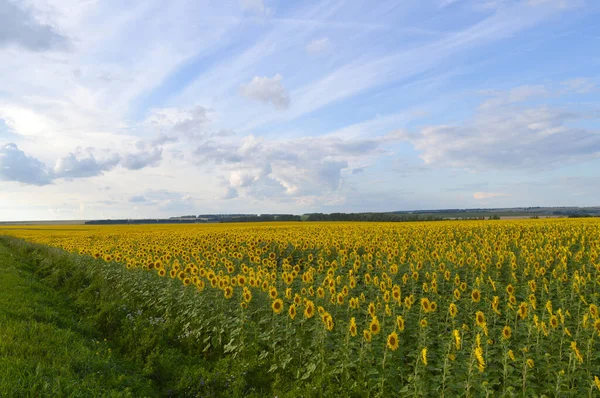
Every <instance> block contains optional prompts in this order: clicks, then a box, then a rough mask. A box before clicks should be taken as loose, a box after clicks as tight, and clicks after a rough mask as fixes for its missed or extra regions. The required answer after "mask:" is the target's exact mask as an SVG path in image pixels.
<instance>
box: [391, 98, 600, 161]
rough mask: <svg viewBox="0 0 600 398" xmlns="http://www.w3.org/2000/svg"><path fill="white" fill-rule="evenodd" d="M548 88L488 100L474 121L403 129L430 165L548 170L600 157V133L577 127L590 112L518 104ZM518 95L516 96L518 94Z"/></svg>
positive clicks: (406, 137) (406, 136) (399, 133)
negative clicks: (417, 128)
mask: <svg viewBox="0 0 600 398" xmlns="http://www.w3.org/2000/svg"><path fill="white" fill-rule="evenodd" d="M533 92H535V93H545V92H546V91H545V90H543V89H542V88H536V89H533V90H530V89H527V90H524V89H517V90H516V91H515V90H510V91H508V92H507V93H506V94H501V95H499V96H498V98H500V100H497V101H493V102H489V101H488V102H484V105H485V106H481V107H480V108H479V111H478V112H477V113H476V114H475V115H474V116H473V118H472V119H470V120H466V121H464V122H462V123H458V124H452V125H433V126H427V127H424V128H422V129H421V130H420V131H416V132H407V131H399V132H398V135H399V136H401V137H404V138H405V139H407V140H408V141H410V142H411V143H412V144H413V146H414V147H415V149H417V150H418V151H419V152H420V153H421V155H420V156H421V158H422V159H423V160H424V161H425V163H426V164H428V165H432V166H439V167H456V168H464V169H468V170H474V171H485V170H506V169H533V170H548V169H553V168H556V167H560V166H564V165H566V164H571V163H578V162H582V161H586V160H591V159H595V158H598V157H600V132H598V131H596V130H593V129H586V128H582V127H575V126H574V122H578V121H581V120H584V119H586V118H588V116H589V115H588V114H586V113H585V112H582V111H579V110H575V111H572V110H570V109H568V108H560V107H550V106H548V105H536V106H533V105H531V106H524V105H523V104H515V102H517V101H519V100H520V101H523V100H526V99H527V98H529V97H530V94H531V93H533ZM515 93H516V94H515Z"/></svg>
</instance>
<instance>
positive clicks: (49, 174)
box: [0, 143, 162, 185]
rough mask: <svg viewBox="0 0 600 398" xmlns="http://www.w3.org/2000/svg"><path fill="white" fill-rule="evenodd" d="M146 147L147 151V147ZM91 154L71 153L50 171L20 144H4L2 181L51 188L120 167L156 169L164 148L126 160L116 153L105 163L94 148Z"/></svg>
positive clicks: (1, 148) (0, 153)
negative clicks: (59, 181) (19, 145)
mask: <svg viewBox="0 0 600 398" xmlns="http://www.w3.org/2000/svg"><path fill="white" fill-rule="evenodd" d="M142 147H145V144H144V145H142ZM88 151H89V152H90V153H89V154H88V155H87V156H85V157H82V156H80V155H79V154H76V153H72V152H71V153H69V154H68V155H66V156H63V157H61V158H59V159H58V160H57V161H56V163H55V164H54V167H53V168H51V169H50V168H48V167H47V166H46V165H45V164H44V163H43V162H42V161H40V160H39V159H36V158H35V157H32V156H28V155H26V154H25V153H24V152H23V151H22V150H20V149H19V148H18V146H17V145H16V144H14V143H8V144H0V180H3V181H15V182H21V183H24V184H29V185H47V184H51V183H52V182H53V181H54V180H56V179H61V178H64V179H67V180H71V179H76V178H89V177H95V176H99V175H102V174H103V173H104V172H106V171H110V170H112V169H114V168H115V167H117V166H118V165H120V166H122V167H124V168H126V169H129V170H139V169H142V168H144V167H154V166H157V165H158V164H159V163H160V161H161V159H162V148H154V149H151V150H146V149H143V148H142V149H140V150H139V151H138V152H135V153H127V154H125V155H124V156H121V155H119V154H117V153H112V154H110V155H109V156H108V157H106V158H103V159H97V158H96V157H95V156H94V155H93V154H92V153H91V152H93V151H94V148H88Z"/></svg>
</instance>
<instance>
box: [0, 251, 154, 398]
mask: <svg viewBox="0 0 600 398" xmlns="http://www.w3.org/2000/svg"><path fill="white" fill-rule="evenodd" d="M154 395H156V394H155V392H154V390H153V389H152V387H151V383H150V382H149V381H148V380H147V379H146V378H145V377H143V375H141V374H139V372H136V369H135V368H134V367H133V366H131V365H129V364H126V363H123V361H122V360H119V358H118V357H117V356H116V355H115V354H114V353H113V352H112V349H111V345H110V343H109V342H105V341H104V339H102V337H101V336H99V335H98V333H95V332H94V331H92V330H89V329H86V328H85V327H84V326H83V324H82V323H81V322H80V317H79V314H77V312H76V311H75V308H74V306H73V304H72V303H71V302H70V300H69V299H68V297H66V296H64V295H61V294H59V293H58V292H57V291H55V290H54V289H52V288H51V287H50V286H48V285H46V284H44V283H42V282H41V281H40V280H39V278H37V277H36V276H34V273H33V270H32V269H31V267H30V266H29V265H28V264H26V263H24V262H22V261H20V258H19V256H18V255H16V254H15V252H14V250H11V249H9V248H7V247H6V246H5V245H4V244H2V241H0V396H85V397H89V396H111V397H118V396H124V397H127V396H135V397H139V396H154Z"/></svg>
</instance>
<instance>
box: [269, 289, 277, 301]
mask: <svg viewBox="0 0 600 398" xmlns="http://www.w3.org/2000/svg"><path fill="white" fill-rule="evenodd" d="M269 297H271V300H275V299H276V298H277V289H276V288H275V287H272V288H271V289H269Z"/></svg>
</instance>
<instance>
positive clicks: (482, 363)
mask: <svg viewBox="0 0 600 398" xmlns="http://www.w3.org/2000/svg"><path fill="white" fill-rule="evenodd" d="M475 359H477V368H478V369H479V371H480V372H483V371H484V370H485V360H484V359H483V349H482V348H481V347H475Z"/></svg>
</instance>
